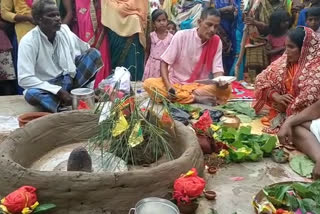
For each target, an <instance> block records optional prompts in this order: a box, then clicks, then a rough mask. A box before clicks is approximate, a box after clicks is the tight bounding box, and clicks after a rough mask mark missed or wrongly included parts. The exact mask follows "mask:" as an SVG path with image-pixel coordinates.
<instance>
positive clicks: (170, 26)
mask: <svg viewBox="0 0 320 214" xmlns="http://www.w3.org/2000/svg"><path fill="white" fill-rule="evenodd" d="M167 28H168V31H169V33H171V34H172V35H174V34H176V32H177V25H176V23H174V22H173V21H171V20H169V21H168V27H167Z"/></svg>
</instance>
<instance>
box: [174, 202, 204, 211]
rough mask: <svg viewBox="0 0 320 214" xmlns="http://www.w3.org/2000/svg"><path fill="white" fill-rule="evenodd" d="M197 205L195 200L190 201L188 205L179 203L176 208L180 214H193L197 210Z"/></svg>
mask: <svg viewBox="0 0 320 214" xmlns="http://www.w3.org/2000/svg"><path fill="white" fill-rule="evenodd" d="M198 206H199V204H198V203H197V201H196V200H191V202H190V203H180V204H178V208H179V211H180V213H181V214H194V213H196V210H197V209H198Z"/></svg>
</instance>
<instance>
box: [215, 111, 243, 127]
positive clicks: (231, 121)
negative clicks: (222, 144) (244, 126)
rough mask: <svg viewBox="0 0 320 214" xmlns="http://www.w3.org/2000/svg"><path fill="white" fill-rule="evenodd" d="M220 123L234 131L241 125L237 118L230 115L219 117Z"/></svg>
mask: <svg viewBox="0 0 320 214" xmlns="http://www.w3.org/2000/svg"><path fill="white" fill-rule="evenodd" d="M220 121H221V122H222V123H223V125H224V126H227V127H230V128H235V129H238V128H239V126H240V123H241V121H240V119H239V117H237V116H235V115H232V114H226V115H225V116H223V117H221V119H220Z"/></svg>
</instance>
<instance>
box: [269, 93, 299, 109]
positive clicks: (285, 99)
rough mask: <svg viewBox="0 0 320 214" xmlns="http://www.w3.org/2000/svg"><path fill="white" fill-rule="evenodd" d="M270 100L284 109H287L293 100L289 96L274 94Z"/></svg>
mask: <svg viewBox="0 0 320 214" xmlns="http://www.w3.org/2000/svg"><path fill="white" fill-rule="evenodd" d="M272 98H273V100H274V101H275V102H276V103H278V104H281V105H283V106H285V107H287V106H288V104H290V103H292V102H293V100H294V98H293V96H292V95H291V94H284V95H280V94H276V93H275V94H273V95H272Z"/></svg>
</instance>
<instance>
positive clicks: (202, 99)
mask: <svg viewBox="0 0 320 214" xmlns="http://www.w3.org/2000/svg"><path fill="white" fill-rule="evenodd" d="M194 101H195V103H200V104H204V105H210V106H215V105H217V98H216V97H213V96H195V98H194Z"/></svg>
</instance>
